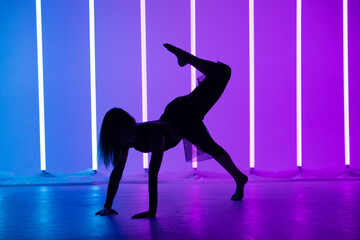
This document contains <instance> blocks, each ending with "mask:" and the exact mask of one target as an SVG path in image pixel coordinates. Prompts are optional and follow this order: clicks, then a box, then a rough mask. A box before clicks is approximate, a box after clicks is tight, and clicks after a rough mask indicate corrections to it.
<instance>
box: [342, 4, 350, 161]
mask: <svg viewBox="0 0 360 240" xmlns="http://www.w3.org/2000/svg"><path fill="white" fill-rule="evenodd" d="M343 61H344V63H343V64H344V133H345V165H347V166H349V165H350V136H349V135H350V134H349V132H350V130H349V128H350V127H349V125H350V124H349V65H348V2H347V0H343Z"/></svg>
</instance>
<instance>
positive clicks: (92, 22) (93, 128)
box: [89, 0, 98, 170]
mask: <svg viewBox="0 0 360 240" xmlns="http://www.w3.org/2000/svg"><path fill="white" fill-rule="evenodd" d="M89 27H90V91H91V139H92V143H91V145H92V169H93V170H97V169H98V163H97V130H96V81H95V18H94V0H89Z"/></svg>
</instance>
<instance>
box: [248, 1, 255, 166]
mask: <svg viewBox="0 0 360 240" xmlns="http://www.w3.org/2000/svg"><path fill="white" fill-rule="evenodd" d="M254 65H255V64H254V0H249V97H250V99H249V102H250V168H254V167H255V71H254Z"/></svg>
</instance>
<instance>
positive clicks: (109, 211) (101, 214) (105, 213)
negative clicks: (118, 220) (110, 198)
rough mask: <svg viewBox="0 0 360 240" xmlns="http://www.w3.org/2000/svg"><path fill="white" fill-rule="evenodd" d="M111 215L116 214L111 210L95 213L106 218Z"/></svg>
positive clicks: (105, 209) (104, 209) (106, 209)
mask: <svg viewBox="0 0 360 240" xmlns="http://www.w3.org/2000/svg"><path fill="white" fill-rule="evenodd" d="M111 214H118V213H117V212H116V211H115V210H114V209H112V208H103V209H101V210H100V211H98V212H97V213H95V215H100V216H107V215H111Z"/></svg>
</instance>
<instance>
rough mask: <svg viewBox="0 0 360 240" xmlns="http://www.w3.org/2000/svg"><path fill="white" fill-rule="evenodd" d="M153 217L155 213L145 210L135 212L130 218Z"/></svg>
mask: <svg viewBox="0 0 360 240" xmlns="http://www.w3.org/2000/svg"><path fill="white" fill-rule="evenodd" d="M154 217H155V214H150V211H146V212H142V213H138V214H135V215H134V216H132V217H131V218H132V219H140V218H154Z"/></svg>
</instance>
